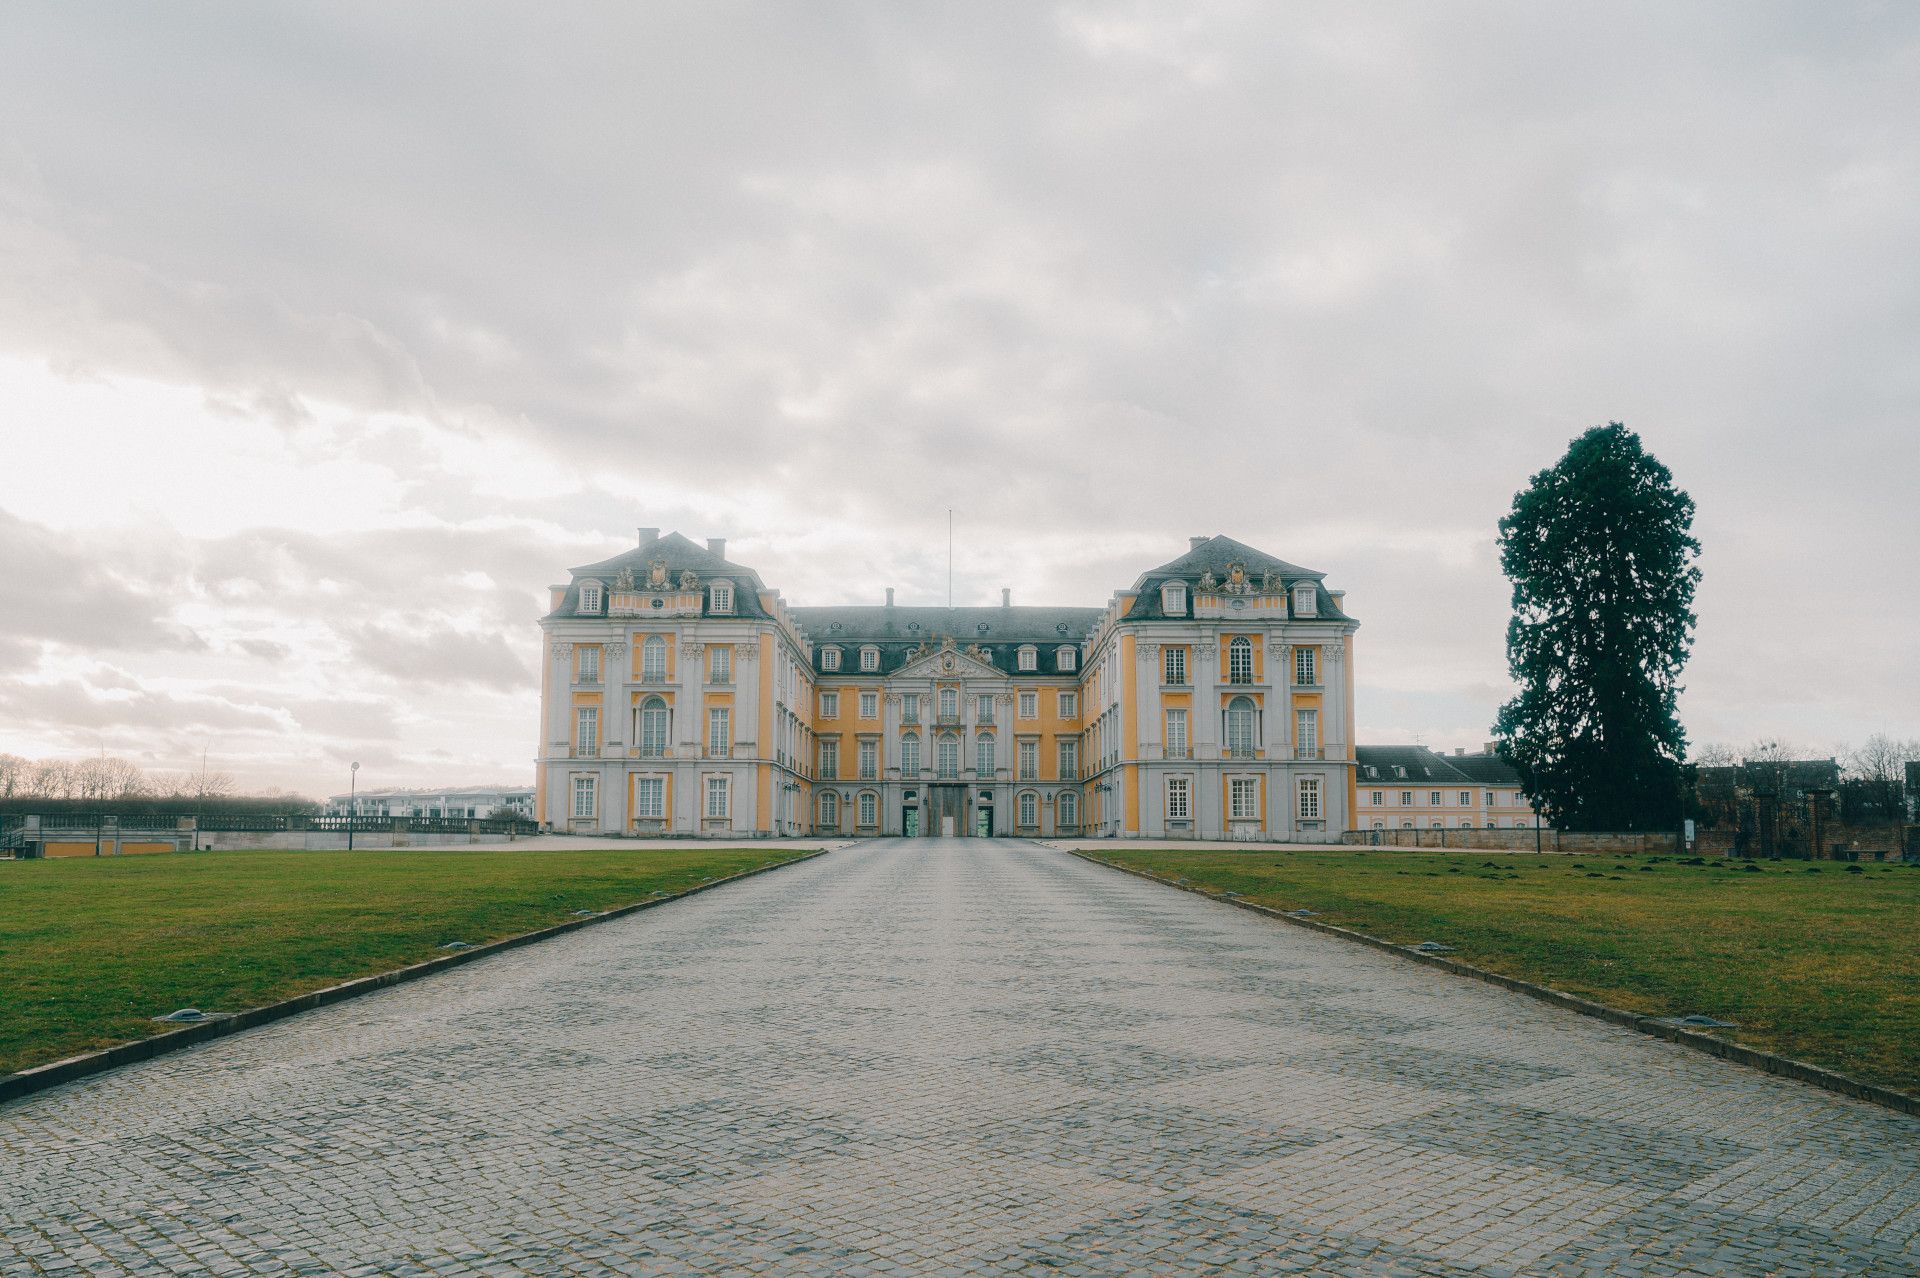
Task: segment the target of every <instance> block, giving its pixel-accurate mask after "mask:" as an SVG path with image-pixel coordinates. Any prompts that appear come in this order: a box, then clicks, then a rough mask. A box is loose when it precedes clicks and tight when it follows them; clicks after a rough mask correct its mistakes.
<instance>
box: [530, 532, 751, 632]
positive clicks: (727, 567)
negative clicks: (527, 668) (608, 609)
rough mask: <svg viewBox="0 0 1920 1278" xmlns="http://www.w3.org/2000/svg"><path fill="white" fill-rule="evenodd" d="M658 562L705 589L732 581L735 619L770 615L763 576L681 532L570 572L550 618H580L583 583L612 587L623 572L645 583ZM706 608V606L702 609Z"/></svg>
mask: <svg viewBox="0 0 1920 1278" xmlns="http://www.w3.org/2000/svg"><path fill="white" fill-rule="evenodd" d="M656 559H664V560H666V561H667V573H668V575H669V576H671V577H672V578H673V579H674V580H676V581H678V580H679V577H680V574H681V573H682V572H687V571H691V572H693V573H696V574H698V576H699V578H700V585H701V588H702V589H703V590H704V589H705V588H706V586H707V585H708V584H709V583H711V582H713V581H715V580H730V581H732V582H733V584H734V591H733V612H732V613H730V614H729V615H730V616H735V617H765V616H766V615H767V612H766V610H765V609H764V608H762V607H761V606H760V592H761V591H762V590H764V589H766V586H765V585H764V584H763V583H762V582H761V580H760V574H759V573H757V572H755V571H754V570H753V569H751V568H749V567H747V566H746V565H745V564H736V563H734V562H733V561H732V560H728V559H722V558H721V557H720V556H719V555H716V554H714V553H713V552H712V551H711V550H708V549H707V548H706V547H705V546H701V545H698V544H696V543H694V542H692V541H690V540H688V539H687V538H685V537H682V536H681V535H680V534H679V533H677V532H671V533H668V534H667V535H666V536H664V537H656V538H655V539H654V540H652V541H650V542H648V543H647V544H646V545H644V546H634V547H632V548H631V549H628V550H623V551H621V552H620V553H619V554H617V555H615V556H613V557H612V558H611V559H602V560H600V561H599V562H598V563H591V564H583V565H581V566H580V567H578V568H570V569H568V572H570V573H571V574H572V580H570V581H569V582H568V583H567V592H566V594H565V595H564V596H563V597H562V598H561V600H560V606H559V607H558V608H555V609H554V610H553V611H552V612H550V613H548V614H547V615H548V616H550V617H577V616H579V615H581V614H580V613H579V611H578V609H579V606H580V583H581V582H582V581H583V580H592V581H598V582H601V583H603V584H604V585H607V586H609V587H611V586H612V585H613V579H614V577H615V576H616V575H617V574H618V573H619V571H620V570H621V569H622V568H628V569H631V570H632V571H633V575H634V578H635V580H637V581H641V582H644V581H645V580H646V579H647V573H648V570H649V568H650V567H651V565H652V563H653V561H654V560H656ZM702 606H703V607H704V606H705V605H702Z"/></svg>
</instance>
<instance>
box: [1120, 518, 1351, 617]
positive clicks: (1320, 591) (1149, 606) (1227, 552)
mask: <svg viewBox="0 0 1920 1278" xmlns="http://www.w3.org/2000/svg"><path fill="white" fill-rule="evenodd" d="M1233 564H1239V565H1240V566H1241V567H1243V568H1245V569H1246V571H1247V575H1248V576H1249V577H1251V578H1253V579H1254V580H1255V581H1258V580H1259V579H1260V578H1261V577H1262V576H1264V575H1265V574H1267V573H1272V574H1273V575H1274V576H1275V577H1277V578H1278V579H1279V580H1280V583H1281V585H1283V586H1285V587H1288V588H1291V587H1293V586H1296V585H1299V584H1301V583H1303V582H1311V583H1312V584H1313V587H1314V594H1315V596H1316V597H1317V601H1318V602H1317V607H1316V618H1315V619H1316V620H1319V619H1329V618H1330V619H1336V620H1338V619H1346V618H1347V614H1346V613H1345V612H1344V611H1342V609H1341V608H1340V606H1339V604H1337V603H1336V602H1334V598H1333V595H1332V594H1331V593H1329V592H1328V590H1327V588H1326V586H1325V584H1324V582H1325V579H1326V575H1327V574H1325V573H1324V572H1319V571H1316V570H1315V569H1312V568H1302V567H1301V566H1300V565H1299V564H1293V563H1288V562H1287V561H1286V560H1284V559H1279V558H1276V557H1275V556H1273V555H1269V554H1268V553H1267V552H1266V551H1264V550H1255V549H1254V548H1253V547H1252V546H1249V545H1247V544H1246V543H1245V542H1240V541H1235V540H1234V539H1233V538H1231V537H1225V536H1215V537H1209V538H1207V539H1206V540H1205V541H1203V542H1201V543H1200V544H1199V545H1197V546H1194V547H1193V548H1192V549H1190V550H1188V551H1187V553H1186V554H1184V555H1181V556H1180V557H1179V558H1178V559H1170V560H1168V561H1167V562H1166V563H1164V564H1161V565H1160V566H1159V567H1158V568H1149V569H1148V570H1147V571H1145V572H1143V573H1141V574H1140V579H1139V580H1138V581H1136V582H1134V584H1133V589H1134V599H1133V604H1132V606H1131V607H1129V608H1128V609H1127V614H1126V620H1128V621H1154V620H1159V619H1163V618H1165V617H1166V613H1164V612H1163V611H1161V608H1160V587H1161V586H1162V585H1163V584H1165V583H1166V582H1169V581H1183V582H1185V583H1187V585H1188V586H1189V587H1191V586H1193V585H1194V584H1195V583H1196V582H1198V581H1199V580H1200V578H1201V577H1202V576H1204V575H1205V574H1207V573H1212V574H1213V576H1214V580H1216V581H1224V580H1226V577H1227V570H1228V568H1229V567H1230V566H1231V565H1233ZM1186 619H1187V618H1186V617H1185V616H1182V617H1180V618H1177V620H1182V621H1184V620H1186Z"/></svg>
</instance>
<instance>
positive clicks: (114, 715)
mask: <svg viewBox="0 0 1920 1278" xmlns="http://www.w3.org/2000/svg"><path fill="white" fill-rule="evenodd" d="M0 713H4V714H5V715H7V716H8V717H9V718H10V719H12V720H13V721H14V724H15V725H16V726H20V727H25V726H40V727H43V728H45V729H47V730H48V731H49V733H50V735H62V736H64V735H68V734H74V733H79V734H82V735H84V734H87V733H90V732H94V731H101V730H134V729H153V730H160V731H164V732H168V733H183V732H192V731H196V730H202V729H205V730H222V731H224V730H254V731H259V732H279V731H282V730H284V729H285V728H287V727H288V726H289V724H288V721H287V720H286V719H285V718H284V717H283V716H281V715H279V714H277V713H275V712H274V711H273V710H272V709H270V708H268V707H265V706H261V705H243V704H239V703H236V702H233V701H227V700H223V699H218V698H212V697H195V696H175V695H173V694H171V693H167V692H161V691H156V690H153V689H148V688H135V689H132V690H129V691H127V692H126V694H125V695H119V696H100V695H97V693H96V690H95V689H94V688H93V687H91V686H90V685H88V684H87V683H85V682H83V681H79V680H62V681H59V682H54V683H22V682H11V683H0Z"/></svg>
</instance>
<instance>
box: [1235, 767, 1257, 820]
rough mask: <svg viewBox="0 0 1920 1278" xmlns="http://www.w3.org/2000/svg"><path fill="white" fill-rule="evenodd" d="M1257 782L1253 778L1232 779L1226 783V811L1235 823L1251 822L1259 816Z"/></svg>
mask: <svg viewBox="0 0 1920 1278" xmlns="http://www.w3.org/2000/svg"><path fill="white" fill-rule="evenodd" d="M1258 787H1259V782H1258V781H1257V780H1256V779H1255V778H1253V777H1234V778H1233V779H1232V780H1230V781H1228V782H1227V811H1228V814H1229V815H1230V816H1231V818H1232V819H1233V820H1235V821H1253V820H1257V819H1258V818H1259V816H1260V791H1259V788H1258Z"/></svg>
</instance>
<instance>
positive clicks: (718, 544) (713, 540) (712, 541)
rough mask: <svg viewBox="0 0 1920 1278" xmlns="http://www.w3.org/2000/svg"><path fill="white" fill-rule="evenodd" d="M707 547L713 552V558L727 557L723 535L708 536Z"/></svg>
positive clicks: (725, 541) (725, 540)
mask: <svg viewBox="0 0 1920 1278" xmlns="http://www.w3.org/2000/svg"><path fill="white" fill-rule="evenodd" d="M707 549H708V550H711V551H712V552H713V557H714V558H715V559H725V558H726V557H727V539H726V538H725V537H709V538H707Z"/></svg>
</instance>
